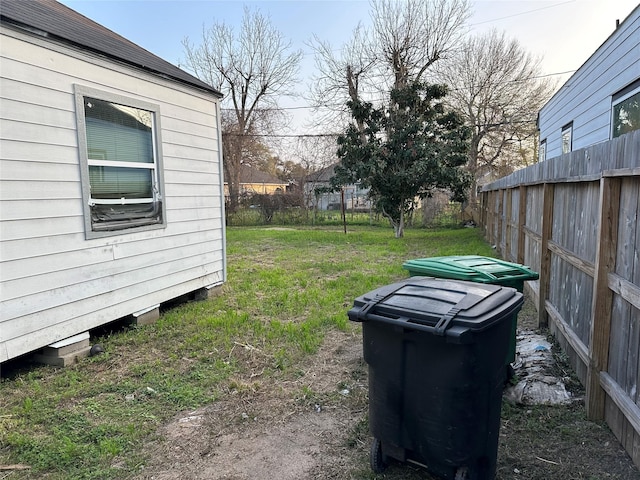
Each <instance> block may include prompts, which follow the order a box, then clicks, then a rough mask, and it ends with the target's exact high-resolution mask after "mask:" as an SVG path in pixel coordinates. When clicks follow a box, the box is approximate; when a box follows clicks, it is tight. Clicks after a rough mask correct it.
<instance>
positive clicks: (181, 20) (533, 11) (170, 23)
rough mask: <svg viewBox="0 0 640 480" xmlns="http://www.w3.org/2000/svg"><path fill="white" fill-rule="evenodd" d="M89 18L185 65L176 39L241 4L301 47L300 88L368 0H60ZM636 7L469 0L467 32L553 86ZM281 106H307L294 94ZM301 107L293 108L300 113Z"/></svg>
mask: <svg viewBox="0 0 640 480" xmlns="http://www.w3.org/2000/svg"><path fill="white" fill-rule="evenodd" d="M59 1H61V3H63V4H65V5H67V6H69V7H71V8H73V9H74V10H76V11H78V12H80V13H81V14H83V15H85V16H86V17H89V18H90V19H92V20H94V21H96V22H98V23H100V24H102V25H104V26H105V27H107V28H109V29H111V30H113V31H114V32H116V33H118V34H120V35H122V36H124V37H125V38H127V39H129V40H130V41H132V42H134V43H137V44H138V45H140V46H141V47H143V48H145V49H146V50H149V51H150V52H152V53H154V54H156V55H158V56H160V57H162V58H163V59H165V60H167V61H169V62H171V63H174V64H176V65H180V64H181V63H182V64H183V65H184V57H185V55H184V49H183V46H182V41H183V39H184V38H186V37H188V38H189V39H190V40H191V41H192V43H196V44H198V43H200V38H201V34H202V29H203V27H205V28H208V27H210V26H211V25H213V24H214V23H223V22H224V23H226V24H229V25H239V23H240V20H241V19H242V15H243V8H244V6H245V5H246V6H248V7H250V8H257V9H258V10H259V11H260V12H261V13H262V14H264V15H268V16H269V17H270V19H271V21H272V23H273V25H274V26H275V27H276V28H277V29H278V30H279V31H280V32H281V33H282V34H283V35H284V36H285V37H287V38H289V39H290V40H291V42H292V45H293V47H294V48H296V49H301V50H303V51H304V53H305V54H304V57H303V61H302V65H301V73H300V77H301V81H300V83H299V85H300V88H301V89H304V88H306V84H307V83H308V81H309V79H310V77H311V74H312V70H313V65H314V63H313V54H312V50H311V48H310V47H309V46H308V45H307V43H308V41H309V39H311V38H312V36H313V35H314V34H315V35H317V36H318V37H319V38H320V39H323V40H326V41H329V42H330V43H331V44H332V46H334V47H335V48H339V47H340V46H342V44H343V43H344V42H346V41H347V40H348V39H349V38H350V36H351V33H352V31H353V29H354V27H355V26H356V25H358V23H360V22H361V23H363V24H364V25H367V24H368V23H369V2H368V0H278V1H273V0H259V1H252V2H245V1H241V0H59ZM636 6H638V1H637V0H472V9H473V15H472V17H471V19H470V21H469V30H470V32H471V33H481V32H484V31H488V30H491V29H493V28H495V29H497V30H498V31H505V32H506V34H507V36H508V37H511V38H515V39H517V40H518V41H519V43H520V45H521V46H522V47H523V48H524V49H525V50H526V51H528V52H530V53H532V54H533V55H534V56H537V57H540V59H541V70H542V73H543V74H545V75H550V76H552V77H553V78H556V79H558V87H559V86H561V84H562V83H564V82H565V81H566V80H567V79H568V77H569V76H570V73H566V72H573V71H575V70H577V69H578V68H579V67H580V66H581V65H582V64H583V63H584V62H585V61H586V60H587V59H588V58H589V57H590V56H591V54H592V53H593V52H595V50H596V49H597V48H598V47H599V46H600V45H601V44H602V43H603V42H604V41H605V40H606V39H607V38H608V37H609V35H611V33H613V31H614V30H615V27H616V20H620V21H621V22H622V21H623V20H624V19H625V18H626V17H627V16H628V15H629V14H630V13H631V11H632V10H633V9H634V8H635V7H636ZM282 105H283V106H287V107H300V106H304V105H306V103H305V101H304V100H302V99H301V98H298V99H289V100H286V102H285V103H284V104H282ZM301 114H302V112H296V115H298V116H300V115H301Z"/></svg>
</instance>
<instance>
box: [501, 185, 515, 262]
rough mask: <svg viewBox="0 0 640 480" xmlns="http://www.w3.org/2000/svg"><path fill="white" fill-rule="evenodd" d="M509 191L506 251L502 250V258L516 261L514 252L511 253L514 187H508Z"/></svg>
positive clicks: (506, 219) (506, 216) (505, 232)
mask: <svg viewBox="0 0 640 480" xmlns="http://www.w3.org/2000/svg"><path fill="white" fill-rule="evenodd" d="M506 193H507V200H506V202H507V205H506V206H505V208H504V211H505V214H504V217H505V218H504V220H505V224H504V225H505V226H504V252H502V258H504V259H506V260H509V261H510V262H513V261H515V260H514V258H513V254H512V253H511V238H512V234H511V231H512V229H513V225H512V221H511V215H512V212H513V188H508V189H507V190H506Z"/></svg>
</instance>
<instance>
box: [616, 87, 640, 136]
mask: <svg viewBox="0 0 640 480" xmlns="http://www.w3.org/2000/svg"><path fill="white" fill-rule="evenodd" d="M611 114H612V119H611V138H616V137H619V136H620V135H624V134H625V133H629V132H632V131H634V130H638V129H640V79H638V80H636V81H635V82H633V83H632V84H631V85H629V86H627V87H626V88H623V89H622V90H621V91H619V92H618V93H616V94H615V95H613V97H611Z"/></svg>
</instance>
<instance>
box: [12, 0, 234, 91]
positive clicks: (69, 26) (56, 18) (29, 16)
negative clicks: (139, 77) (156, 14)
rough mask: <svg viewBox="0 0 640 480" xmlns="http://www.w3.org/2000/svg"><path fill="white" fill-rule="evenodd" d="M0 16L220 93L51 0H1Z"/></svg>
mask: <svg viewBox="0 0 640 480" xmlns="http://www.w3.org/2000/svg"><path fill="white" fill-rule="evenodd" d="M0 18H1V19H2V22H3V23H5V22H6V23H9V24H12V25H14V26H16V27H18V28H22V29H23V31H26V32H29V33H31V34H33V35H38V36H41V37H45V38H48V39H49V40H53V41H58V42H62V43H65V44H67V45H69V44H70V45H73V46H75V47H79V48H81V49H83V50H89V51H92V52H94V53H98V54H101V55H104V56H106V57H109V58H111V59H115V60H119V61H121V62H124V63H127V64H129V65H133V66H135V67H138V68H141V69H143V70H146V71H148V72H152V73H154V74H158V75H161V76H164V77H169V78H171V79H173V80H176V81H178V82H181V83H186V84H188V85H191V86H194V87H198V88H200V89H203V90H206V91H208V92H212V93H215V94H216V95H218V96H222V95H221V94H220V92H218V91H217V90H216V89H215V88H213V87H212V86H211V85H208V84H206V83H205V82H203V81H201V80H199V79H198V78H196V77H194V76H193V75H191V74H189V73H187V72H185V71H184V70H181V69H180V68H178V67H176V66H175V65H172V64H171V63H169V62H167V61H166V60H163V59H162V58H160V57H158V56H156V55H154V54H153V53H151V52H149V51H147V50H145V49H144V48H142V47H140V46H139V45H136V44H135V43H133V42H130V41H129V40H127V39H126V38H124V37H121V36H120V35H118V34H117V33H115V32H112V31H111V30H109V29H108V28H105V27H103V26H102V25H100V24H99V23H96V22H94V21H93V20H90V19H88V18H87V17H85V16H83V15H81V14H79V13H78V12H76V11H75V10H72V9H70V8H69V7H67V6H65V5H62V4H61V3H58V2H56V1H55V0H2V3H1V4H0Z"/></svg>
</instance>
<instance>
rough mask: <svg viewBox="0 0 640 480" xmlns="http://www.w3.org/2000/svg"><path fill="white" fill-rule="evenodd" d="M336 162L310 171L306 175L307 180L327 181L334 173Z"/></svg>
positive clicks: (314, 181)
mask: <svg viewBox="0 0 640 480" xmlns="http://www.w3.org/2000/svg"><path fill="white" fill-rule="evenodd" d="M336 165H337V163H334V164H332V165H329V166H328V167H324V168H322V169H320V170H316V171H315V172H311V173H310V174H309V175H307V179H306V181H307V182H311V183H318V182H327V183H328V182H329V181H330V180H331V177H333V176H334V175H335V169H336Z"/></svg>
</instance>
